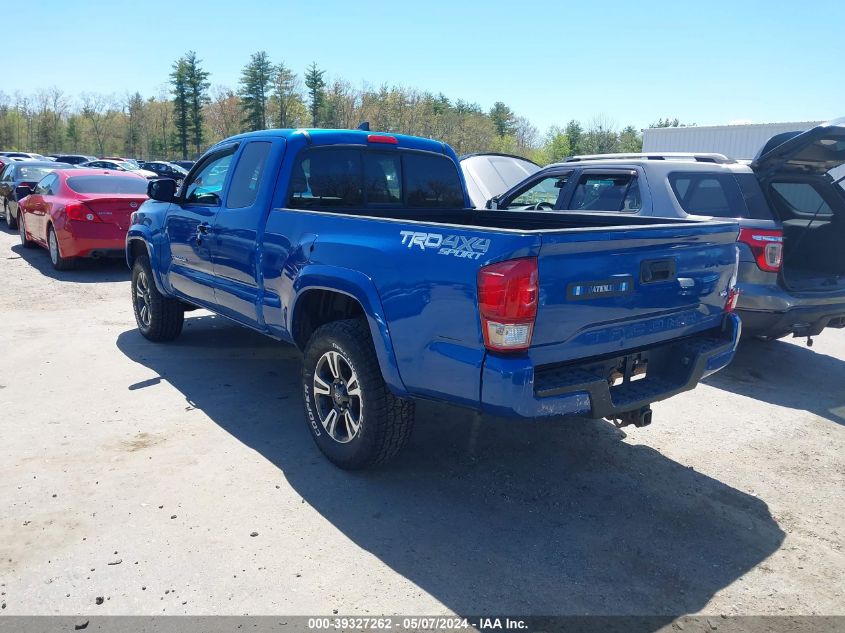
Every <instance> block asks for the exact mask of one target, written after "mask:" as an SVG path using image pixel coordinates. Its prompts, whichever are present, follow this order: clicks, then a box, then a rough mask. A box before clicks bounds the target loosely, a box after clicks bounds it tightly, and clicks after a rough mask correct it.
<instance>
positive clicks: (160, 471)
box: [0, 224, 845, 615]
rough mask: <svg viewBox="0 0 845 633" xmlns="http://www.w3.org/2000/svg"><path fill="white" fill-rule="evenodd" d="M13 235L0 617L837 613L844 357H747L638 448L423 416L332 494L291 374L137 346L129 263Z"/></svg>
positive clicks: (342, 477) (243, 361) (226, 326)
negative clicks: (390, 452) (56, 262)
mask: <svg viewBox="0 0 845 633" xmlns="http://www.w3.org/2000/svg"><path fill="white" fill-rule="evenodd" d="M0 227H2V229H0V438H2V440H0V592H2V596H0V600H2V603H3V605H2V606H3V611H2V613H3V614H76V613H88V614H104V615H105V614H157V613H158V614H161V613H167V614H232V615H239V614H244V613H248V614H312V615H313V614H332V613H333V612H339V613H341V614H439V613H513V614H544V615H551V614H672V613H674V614H677V613H702V612H703V613H708V614H826V615H831V614H845V596H843V592H845V584H843V582H842V579H843V577H845V554H843V550H842V547H843V532H845V502H843V489H845V488H844V487H843V483H844V482H843V479H845V477H843V475H845V468H843V466H844V465H845V331H829V332H827V333H825V334H824V335H822V336H819V337H818V338H817V339H816V341H815V346H814V347H813V348H812V349H809V348H807V347H806V346H805V345H804V342H803V341H781V342H775V343H769V344H764V343H758V342H753V341H752V342H749V343H747V344H744V345H743V346H742V348H741V350H740V353H739V355H738V358H737V360H736V361H735V362H734V364H733V365H732V366H731V367H730V368H729V369H727V370H725V371H723V372H722V373H720V374H717V375H716V376H713V377H711V378H710V379H708V380H707V381H706V384H703V385H701V386H699V387H698V388H697V389H696V390H695V391H693V392H690V393H686V394H682V395H680V396H678V397H675V398H672V399H671V400H669V401H667V402H664V403H660V404H657V405H656V406H655V407H654V408H655V414H654V420H655V421H654V424H652V425H651V426H650V427H648V428H644V429H632V430H628V432H627V437H626V438H623V437H622V435H621V434H620V433H619V432H617V431H616V430H615V429H614V428H613V427H612V426H610V425H609V424H607V423H604V422H598V421H590V420H585V419H571V420H563V421H561V420H552V421H545V422H540V423H532V422H518V421H512V420H500V419H493V418H484V419H483V420H482V421H481V423H480V424H479V425H478V426H477V428H473V417H472V416H471V415H470V414H468V413H467V412H465V411H462V410H459V409H452V408H447V407H442V406H435V405H431V404H424V405H420V407H419V409H418V425H417V429H416V432H415V436H414V439H413V441H412V444H411V446H410V447H409V448H408V450H407V451H406V452H405V453H403V455H402V456H401V457H400V459H399V460H398V461H396V462H395V463H393V464H391V465H390V466H389V467H386V468H383V469H381V470H378V471H373V472H366V473H346V472H342V471H340V470H337V469H336V468H334V467H333V466H331V465H330V464H329V463H328V462H327V461H326V460H325V459H323V458H322V456H321V455H320V453H319V452H318V450H317V448H316V447H315V446H314V444H313V443H312V441H311V439H310V436H309V434H308V430H307V428H306V424H305V421H304V419H303V413H302V404H301V400H300V395H299V393H300V389H299V387H298V374H299V357H298V353H297V352H296V351H295V350H294V349H293V348H289V347H286V346H283V345H281V344H278V343H275V342H273V341H271V340H269V339H265V338H263V337H261V336H259V335H257V334H254V333H252V332H249V331H247V330H244V329H241V328H239V327H237V326H235V325H232V324H230V323H228V322H226V321H224V320H221V319H220V318H215V317H214V316H211V315H210V314H208V313H205V312H199V311H198V312H193V313H190V314H189V318H188V319H187V322H186V328H185V331H184V333H183V335H182V337H181V338H180V339H179V340H177V341H176V342H174V343H171V344H161V345H155V344H152V343H149V342H148V341H146V340H144V339H143V338H142V337H141V336H140V335H139V334H138V333H137V331H136V329H135V324H134V321H133V317H132V311H131V308H130V303H129V282H128V271H127V270H125V268H124V266H123V264H122V263H121V262H111V263H108V262H106V263H103V262H92V263H88V264H86V265H84V266H83V267H82V268H81V269H79V270H75V271H70V272H66V273H57V272H54V271H53V270H52V268H51V267H50V264H49V260H48V256H47V253H46V251H42V250H34V251H29V250H23V249H22V248H21V247H20V246H19V244H18V239H17V236H16V235H15V234H13V233H12V232H10V231H8V230H6V227H5V224H3V225H0ZM100 598H101V599H102V600H98V599H100ZM98 602H102V604H97V603H98Z"/></svg>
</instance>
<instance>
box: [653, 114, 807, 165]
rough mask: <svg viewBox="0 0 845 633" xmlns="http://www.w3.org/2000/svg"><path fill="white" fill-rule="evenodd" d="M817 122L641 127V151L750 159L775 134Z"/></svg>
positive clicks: (799, 128)
mask: <svg viewBox="0 0 845 633" xmlns="http://www.w3.org/2000/svg"><path fill="white" fill-rule="evenodd" d="M819 123H821V121H799V122H795V123H755V124H747V125H745V124H740V125H696V126H690V127H663V128H649V129H647V130H643V152H715V153H717V154H724V155H725V156H727V157H729V158H736V159H738V160H742V159H751V158H754V157H755V156H756V155H757V152H758V151H760V149H761V148H762V147H763V145H765V144H766V141H768V140H769V139H770V138H772V137H773V136H774V135H775V134H780V133H782V132H794V131H797V130H800V131H802V132H803V131H804V130H808V129H810V128H811V127H815V126H816V125H818V124H819Z"/></svg>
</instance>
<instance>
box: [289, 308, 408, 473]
mask: <svg viewBox="0 0 845 633" xmlns="http://www.w3.org/2000/svg"><path fill="white" fill-rule="evenodd" d="M331 351H334V352H337V353H339V354H340V355H341V356H342V357H343V360H344V361H345V362H346V363H347V365H348V367H349V368H351V369H352V370H353V371H354V373H355V374H357V377H358V381H359V383H360V390H361V410H360V417H359V427H358V431H357V433H356V434H355V435H354V436H353V437H352V439H350V440H348V441H347V442H346V443H340V442H339V441H337V440H336V439H333V438H332V437H331V436H330V435H329V434H328V432H327V429H326V427H325V426H324V425H323V423H322V421H321V418H320V415H319V409H318V404H317V401H316V398H315V394H314V373H315V371H317V366H318V363H319V361H320V359H321V358H322V357H323V356H324V354H326V353H327V352H331ZM302 385H303V395H304V400H305V419H306V422H307V423H308V428H309V430H310V432H311V436H312V437H313V438H314V441H315V442H316V443H317V446H318V447H319V449H320V450H321V451H322V452H323V454H324V455H325V456H326V457H327V458H328V459H329V461H331V462H332V463H333V464H334V465H335V466H338V467H339V468H343V469H345V470H359V469H363V468H368V467H371V466H375V465H378V464H383V463H385V462H387V461H389V460H390V459H391V458H393V457H395V456H396V455H397V454H398V453H399V452H400V451H401V450H402V449H403V448H404V447H405V445H406V444H407V443H408V440H409V439H410V437H411V431H412V430H413V426H414V403H413V402H412V401H410V400H404V399H402V398H397V397H396V396H394V395H393V394H392V393H391V392H390V390H389V389H388V388H387V385H386V384H385V382H384V378H383V377H382V374H381V369H380V368H379V364H378V358H377V357H376V352H375V348H374V347H373V341H372V338H371V337H370V329H369V327H368V326H367V322H366V321H365V320H364V319H346V320H342V321H333V322H331V323H327V324H326V325H323V326H321V327H320V328H318V329H317V330H316V331H315V332H314V334H313V335H312V336H311V338H310V340H309V341H308V343H307V344H306V346H305V354H304V359H303V366H302Z"/></svg>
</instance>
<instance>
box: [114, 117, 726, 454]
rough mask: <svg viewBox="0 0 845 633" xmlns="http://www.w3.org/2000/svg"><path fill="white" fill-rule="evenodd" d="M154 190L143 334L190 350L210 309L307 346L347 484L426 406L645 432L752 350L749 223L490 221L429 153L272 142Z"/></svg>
mask: <svg viewBox="0 0 845 633" xmlns="http://www.w3.org/2000/svg"><path fill="white" fill-rule="evenodd" d="M148 193H149V196H150V198H151V199H150V200H149V201H148V202H145V203H144V204H143V205H142V206H141V208H140V209H138V211H136V212H135V213H134V215H133V216H132V223H131V227H130V229H129V231H128V234H127V241H126V257H127V262H128V264H129V266H130V267H131V268H132V303H133V308H134V311H135V317H136V320H137V323H138V328H139V330H140V332H141V333H142V334H143V335H144V336H145V337H146V338H148V339H150V340H152V341H166V340H170V339H173V338H175V337H176V336H178V335H179V333H180V331H181V329H182V325H183V320H184V314H185V311H186V310H191V309H193V308H197V307H199V308H205V309H208V310H211V311H213V312H216V313H217V314H220V315H223V316H225V317H227V318H229V319H231V320H233V321H235V322H237V323H239V324H241V325H244V326H246V327H250V328H252V329H254V330H257V331H259V332H262V333H264V334H266V335H268V336H270V337H272V338H274V339H277V340H280V341H284V342H287V343H292V344H294V345H296V346H297V347H298V348H299V349H300V350H302V352H303V357H304V358H303V369H302V389H303V396H304V403H305V417H306V420H307V422H308V427H309V429H310V431H311V434H312V435H313V437H314V439H315V441H316V443H317V445H318V446H319V448H320V449H321V450H322V451H323V453H324V454H325V455H326V456H327V457H328V459H330V460H331V461H332V462H333V463H335V464H336V465H338V466H340V467H342V468H350V469H352V468H363V467H366V466H369V465H372V464H376V463H379V462H383V461H385V460H387V459H388V458H391V457H392V456H394V455H395V454H396V453H397V452H398V451H399V450H400V449H401V448H402V447H403V446H404V445H405V444H406V442H407V440H408V437H409V435H410V432H411V428H412V425H413V421H414V401H415V400H416V399H421V398H422V399H426V398H427V399H434V400H441V401H447V402H451V403H454V404H458V405H464V406H467V407H471V408H473V409H475V410H477V411H480V412H486V413H491V414H496V415H506V416H518V417H524V418H538V417H545V416H560V415H581V416H590V417H593V418H609V419H612V420H614V421H615V422H616V423H617V424H620V425H624V424H636V425H638V426H643V425H646V424H648V423H649V422H650V421H651V409H650V406H649V405H650V404H651V403H652V402H655V401H658V400H662V399H664V398H668V397H670V396H672V395H674V394H676V393H679V392H682V391H685V390H689V389H692V388H693V387H695V385H696V384H697V383H698V381H699V380H700V379H701V378H703V377H704V376H707V375H708V374H711V373H713V372H714V371H717V370H719V369H721V368H722V367H724V366H725V365H727V364H728V363H729V362H730V360H731V359H732V357H733V355H734V352H735V349H736V345H737V341H738V338H739V334H740V321H739V319H738V318H737V317H736V315H735V314H733V313H732V308H733V305H734V303H735V301H736V294H735V289H734V284H735V281H736V269H737V249H736V237H737V233H738V227H737V225H736V224H735V223H734V222H732V221H731V222H727V221H707V222H692V221H687V220H673V219H666V218H651V217H629V216H622V215H620V214H615V213H584V214H578V213H571V214H566V215H565V216H563V215H561V214H555V213H548V212H546V211H545V210H544V209H532V210H519V211H508V210H475V209H472V208H470V202H469V198H468V195H467V191H466V187H465V184H464V180H463V176H462V175H461V170H460V167H459V164H458V161H457V157H456V156H455V154H454V152H453V151H452V149H451V148H449V147H448V146H447V145H445V144H443V143H440V142H438V141H434V140H430V139H422V138H415V137H410V136H401V135H390V134H374V133H369V132H366V131H361V130H267V131H262V132H254V133H249V134H244V135H240V136H235V137H233V138H229V139H226V140H224V141H222V142H220V143H218V144H217V145H215V146H214V147H212V148H211V149H210V150H208V152H206V154H205V155H204V156H203V157H202V158H201V159H200V160H199V161H198V162H197V163H196V164H195V165H194V166H193V168H192V169H191V171H190V173H189V174H188V175H187V176H186V177H185V180H184V182H183V183H182V185H181V187H180V188H179V189H178V191H177V188H176V183H175V182H174V181H172V180H167V179H161V180H155V181H152V182H151V183H150V185H149V191H148Z"/></svg>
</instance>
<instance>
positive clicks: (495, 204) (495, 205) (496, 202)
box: [487, 196, 499, 210]
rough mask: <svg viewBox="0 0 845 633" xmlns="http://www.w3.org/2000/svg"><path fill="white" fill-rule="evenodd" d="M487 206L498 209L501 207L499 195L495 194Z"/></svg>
mask: <svg viewBox="0 0 845 633" xmlns="http://www.w3.org/2000/svg"><path fill="white" fill-rule="evenodd" d="M487 208H488V209H493V210H496V209H498V208H499V196H493V197H492V198H490V199H489V200H488V201H487Z"/></svg>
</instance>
